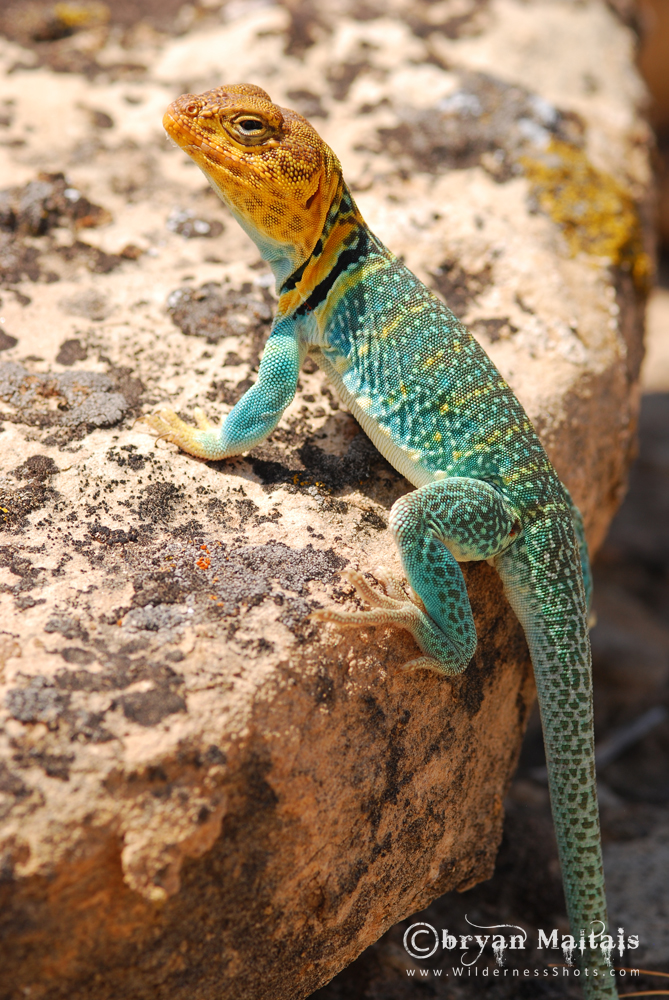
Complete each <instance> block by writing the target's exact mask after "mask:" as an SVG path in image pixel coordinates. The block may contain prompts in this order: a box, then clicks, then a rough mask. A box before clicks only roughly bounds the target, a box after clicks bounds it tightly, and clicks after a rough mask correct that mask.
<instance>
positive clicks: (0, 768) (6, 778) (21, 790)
mask: <svg viewBox="0 0 669 1000" xmlns="http://www.w3.org/2000/svg"><path fill="white" fill-rule="evenodd" d="M0 793H1V794H3V795H11V796H12V797H13V798H14V799H22V798H25V796H26V795H29V794H30V793H29V790H28V788H26V785H25V783H24V781H23V780H22V779H21V778H20V777H19V775H18V774H14V772H13V771H10V770H9V768H8V767H7V765H6V764H5V762H4V761H0ZM1 809H2V807H0V810H1ZM4 815H5V812H4V811H0V816H4Z"/></svg>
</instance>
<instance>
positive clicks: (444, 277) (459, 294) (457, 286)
mask: <svg viewBox="0 0 669 1000" xmlns="http://www.w3.org/2000/svg"><path fill="white" fill-rule="evenodd" d="M492 282H493V277H492V268H491V267H490V265H489V264H487V265H486V266H485V267H483V268H481V270H480V271H476V272H468V271H465V270H464V268H463V267H461V265H460V263H459V262H458V261H457V260H451V259H446V260H444V261H442V263H441V264H440V265H439V267H437V268H436V269H435V270H434V271H433V273H432V287H433V288H435V289H436V290H437V291H438V292H439V293H440V294H441V295H443V297H444V299H445V300H446V305H447V306H448V308H449V309H450V310H451V311H452V312H454V313H455V315H456V316H458V317H462V316H464V314H465V313H466V312H467V307H468V306H469V303H470V302H471V301H472V300H473V299H476V298H478V296H479V295H481V294H482V293H483V292H485V291H486V289H487V288H489V287H490V286H491V285H492Z"/></svg>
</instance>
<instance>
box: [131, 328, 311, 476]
mask: <svg viewBox="0 0 669 1000" xmlns="http://www.w3.org/2000/svg"><path fill="white" fill-rule="evenodd" d="M304 351H305V348H304V347H303V346H302V345H301V343H300V340H299V337H298V334H297V330H296V328H295V324H294V323H293V321H292V320H290V319H284V320H282V321H281V322H280V323H279V324H277V326H276V327H275V328H274V330H273V331H272V333H271V334H270V337H269V339H268V341H267V344H266V345H265V351H264V353H263V356H262V361H261V362H260V367H259V369H258V379H257V381H256V382H255V383H254V385H252V386H251V388H250V389H249V390H248V391H247V392H245V393H244V395H243V396H242V398H241V399H240V400H239V402H238V403H236V404H235V406H234V407H233V408H232V410H231V411H230V413H229V414H228V415H227V417H226V418H225V419H224V421H223V423H222V425H221V426H220V427H217V426H216V425H215V424H212V423H210V421H209V420H207V418H206V416H205V415H204V413H203V412H202V410H201V409H199V407H198V408H196V409H195V411H194V416H195V419H196V421H197V425H198V426H197V427H191V425H190V424H187V423H185V421H183V420H181V418H180V417H178V416H177V415H176V413H174V411H173V410H167V409H166V410H158V412H157V413H153V414H151V415H150V416H146V417H143V418H142V419H143V421H144V422H145V423H147V424H148V425H149V427H151V428H152V429H153V430H154V431H156V432H157V434H158V436H159V437H161V438H165V440H167V441H172V442H173V443H174V444H177V445H178V446H179V447H180V448H182V449H183V451H186V452H188V454H189V455H195V456H197V457H198V458H207V459H211V460H216V459H221V458H229V457H230V456H232V455H240V454H241V453H242V452H244V451H248V450H249V449H250V448H253V447H254V446H255V445H257V444H259V443H260V442H261V441H263V440H264V439H265V438H266V437H267V435H268V434H270V433H271V432H272V431H273V430H274V428H275V427H276V425H277V423H278V422H279V419H280V418H281V414H282V413H283V411H284V410H285V409H286V407H287V406H288V404H289V403H290V402H291V401H292V399H293V397H294V395H295V390H296V388H297V378H298V374H299V371H300V361H301V357H302V355H303V354H304Z"/></svg>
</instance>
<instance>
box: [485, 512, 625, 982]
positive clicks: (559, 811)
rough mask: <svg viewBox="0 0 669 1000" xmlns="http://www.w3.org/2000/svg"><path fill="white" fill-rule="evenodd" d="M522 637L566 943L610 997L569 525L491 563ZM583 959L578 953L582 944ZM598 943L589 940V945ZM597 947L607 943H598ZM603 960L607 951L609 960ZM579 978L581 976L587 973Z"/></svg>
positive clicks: (581, 620)
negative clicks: (533, 690)
mask: <svg viewBox="0 0 669 1000" xmlns="http://www.w3.org/2000/svg"><path fill="white" fill-rule="evenodd" d="M495 565H496V567H497V569H498V571H499V573H500V576H501V577H502V580H503V583H504V589H505V591H506V594H507V597H508V598H509V602H510V604H511V606H512V607H513V609H514V611H515V612H516V614H517V615H518V618H519V620H520V622H521V625H522V626H523V629H524V630H525V635H526V637H527V643H528V646H529V648H530V655H531V657H532V663H533V666H534V676H535V679H536V685H537V694H538V698H539V709H540V711H541V722H542V727H543V734H544V745H545V748H546V766H547V770H548V784H549V788H550V797H551V808H552V812H553V822H554V824H555V832H556V836H557V842H558V851H559V856H560V866H561V868H562V880H563V885H564V891H565V897H566V902H567V913H568V915H569V924H570V927H571V934H572V936H573V938H574V939H575V944H576V949H575V951H574V955H573V961H574V962H577V963H578V965H579V966H580V968H581V982H582V985H583V992H584V994H585V996H586V998H587V1000H605V998H606V1000H609V998H616V997H617V996H618V993H617V990H616V985H615V978H614V976H613V975H612V969H611V966H610V965H609V962H608V961H607V955H606V952H605V950H604V949H603V948H602V947H601V942H602V936H601V934H602V933H604V934H608V924H607V916H606V898H605V895H604V873H603V868H602V850H601V839H600V832H599V810H598V807H597V785H596V780H595V748H594V735H593V726H592V674H591V656H590V640H589V636H588V625H587V608H586V598H585V592H584V587H583V578H582V573H581V565H580V556H579V552H578V547H577V544H576V539H575V536H574V528H573V523H572V519H571V516H570V515H569V513H568V512H566V511H565V512H562V511H560V512H557V513H554V514H553V515H551V516H550V517H543V518H541V520H537V521H536V522H534V523H533V524H531V525H530V526H528V527H527V528H526V529H525V531H524V532H523V534H522V535H521V536H520V538H519V539H518V541H517V542H516V543H515V544H514V545H513V546H512V547H511V548H510V549H507V550H506V551H505V552H504V553H503V554H502V555H501V556H498V557H497V559H496V560H495ZM582 933H583V934H584V937H585V945H586V947H585V950H584V951H581V950H580V947H579V946H580V944H581V935H582ZM592 933H594V934H595V935H597V934H598V933H599V935H600V936H599V937H597V938H595V939H592V940H593V941H594V943H595V947H594V948H592V947H591V946H590V945H591V939H590V935H591V934H592ZM604 944H606V939H605V938H604ZM609 955H610V951H609ZM586 969H587V972H586Z"/></svg>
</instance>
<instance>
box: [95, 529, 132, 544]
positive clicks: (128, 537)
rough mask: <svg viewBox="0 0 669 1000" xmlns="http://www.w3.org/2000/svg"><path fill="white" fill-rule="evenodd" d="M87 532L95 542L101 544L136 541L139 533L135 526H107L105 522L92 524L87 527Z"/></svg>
mask: <svg viewBox="0 0 669 1000" xmlns="http://www.w3.org/2000/svg"><path fill="white" fill-rule="evenodd" d="M88 533H89V535H90V536H91V538H94V539H95V541H96V542H102V544H103V545H127V544H128V542H136V541H137V539H138V538H139V534H138V532H137V530H136V528H128V529H127V530H125V529H123V528H108V527H107V525H106V524H92V525H90V526H89V528H88Z"/></svg>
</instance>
